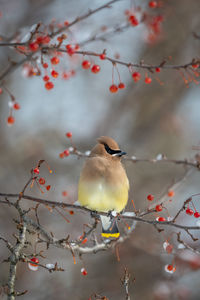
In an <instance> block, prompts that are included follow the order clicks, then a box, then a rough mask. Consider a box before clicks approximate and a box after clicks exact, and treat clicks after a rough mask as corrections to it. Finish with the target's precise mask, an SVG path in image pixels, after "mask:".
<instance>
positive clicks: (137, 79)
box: [132, 72, 141, 82]
mask: <svg viewBox="0 0 200 300" xmlns="http://www.w3.org/2000/svg"><path fill="white" fill-rule="evenodd" d="M132 78H133V80H134V81H135V82H137V81H139V80H140V78H141V74H140V73H139V72H134V73H133V74H132Z"/></svg>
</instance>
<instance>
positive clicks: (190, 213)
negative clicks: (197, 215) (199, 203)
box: [185, 207, 194, 216]
mask: <svg viewBox="0 0 200 300" xmlns="http://www.w3.org/2000/svg"><path fill="white" fill-rule="evenodd" d="M185 212H186V214H187V215H189V216H192V215H193V214H194V212H193V210H192V209H191V208H189V207H188V208H187V209H186V211H185Z"/></svg>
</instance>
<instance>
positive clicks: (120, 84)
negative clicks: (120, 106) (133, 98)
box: [118, 82, 125, 90]
mask: <svg viewBox="0 0 200 300" xmlns="http://www.w3.org/2000/svg"><path fill="white" fill-rule="evenodd" d="M118 88H119V89H121V90H122V89H124V88H125V84H124V83H123V82H120V83H119V85H118Z"/></svg>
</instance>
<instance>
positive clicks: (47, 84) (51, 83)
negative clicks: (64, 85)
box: [45, 81, 54, 90]
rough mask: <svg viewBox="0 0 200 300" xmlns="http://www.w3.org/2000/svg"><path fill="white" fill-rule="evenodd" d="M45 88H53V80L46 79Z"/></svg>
mask: <svg viewBox="0 0 200 300" xmlns="http://www.w3.org/2000/svg"><path fill="white" fill-rule="evenodd" d="M45 88H46V89H47V90H51V89H53V88H54V84H53V82H51V81H48V82H47V83H45Z"/></svg>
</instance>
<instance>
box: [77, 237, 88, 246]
mask: <svg viewBox="0 0 200 300" xmlns="http://www.w3.org/2000/svg"><path fill="white" fill-rule="evenodd" d="M79 239H80V240H81V244H85V243H87V241H88V239H87V237H86V238H84V239H83V235H81V236H80V238H79Z"/></svg>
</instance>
